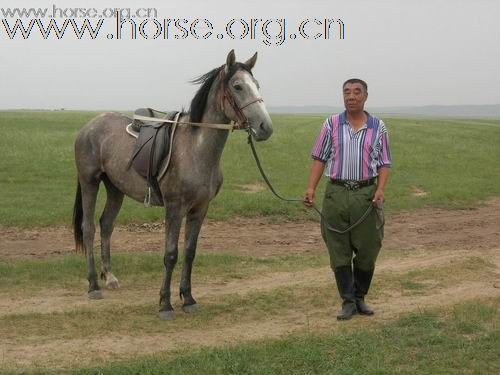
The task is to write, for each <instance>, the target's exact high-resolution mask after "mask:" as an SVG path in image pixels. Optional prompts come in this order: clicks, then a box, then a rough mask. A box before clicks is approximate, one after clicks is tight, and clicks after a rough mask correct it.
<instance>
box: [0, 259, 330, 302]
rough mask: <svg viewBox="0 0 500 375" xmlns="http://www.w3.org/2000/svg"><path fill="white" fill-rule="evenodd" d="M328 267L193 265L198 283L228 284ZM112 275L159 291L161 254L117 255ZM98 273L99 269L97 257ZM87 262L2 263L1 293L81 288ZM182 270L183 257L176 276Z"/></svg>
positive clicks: (271, 262)
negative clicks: (272, 274) (264, 276)
mask: <svg viewBox="0 0 500 375" xmlns="http://www.w3.org/2000/svg"><path fill="white" fill-rule="evenodd" d="M327 264H328V261H327V256H326V255H323V256H317V255H287V256H275V257H266V258H256V257H246V256H238V255H225V254H199V255H198V256H197V257H196V260H195V263H194V266H193V267H194V268H193V269H194V271H193V272H195V273H196V282H200V283H202V282H203V281H206V280H220V281H227V280H232V279H241V278H245V277H256V276H257V275H263V274H266V273H272V272H292V271H297V270H301V269H305V268H309V267H322V266H326V265H327ZM112 265H113V272H114V273H115V275H116V276H117V277H118V278H119V279H123V281H124V282H126V283H127V284H128V285H129V287H134V285H135V286H136V287H139V288H142V287H143V284H144V283H155V285H156V286H157V287H159V285H160V282H161V278H162V277H163V273H164V271H165V269H164V266H163V255H162V254H160V253H153V254H150V253H130V254H114V255H113V256H112ZM96 267H97V270H99V269H100V268H99V267H100V260H99V257H96ZM86 270H87V265H86V259H85V257H84V256H83V255H81V256H78V255H68V256H64V257H57V258H49V259H44V260H20V261H16V262H9V263H6V262H0V292H8V291H12V290H13V288H15V290H19V289H26V293H30V292H36V291H37V290H39V289H40V288H53V287H56V288H81V287H82V282H85V280H86V272H87V271H86ZM181 270H182V256H180V257H179V262H178V264H177V266H176V269H175V272H174V276H175V277H177V276H178V274H179V273H180V272H181Z"/></svg>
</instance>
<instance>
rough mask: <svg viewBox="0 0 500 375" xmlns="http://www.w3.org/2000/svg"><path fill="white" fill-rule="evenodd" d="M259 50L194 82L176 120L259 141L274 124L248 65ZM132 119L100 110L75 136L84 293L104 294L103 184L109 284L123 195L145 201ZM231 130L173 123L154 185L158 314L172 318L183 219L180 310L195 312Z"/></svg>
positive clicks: (114, 284) (231, 57)
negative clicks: (99, 204)
mask: <svg viewBox="0 0 500 375" xmlns="http://www.w3.org/2000/svg"><path fill="white" fill-rule="evenodd" d="M256 61H257V53H255V54H254V55H253V56H252V57H251V58H250V59H249V60H247V61H246V62H244V63H241V62H237V61H236V57H235V53H234V50H231V51H230V52H229V54H228V55H227V58H226V63H225V64H224V65H222V66H219V67H217V68H214V69H212V70H211V71H209V72H208V73H206V74H203V75H201V76H199V77H198V78H196V79H195V80H193V81H192V83H195V84H200V88H199V89H198V91H197V92H196V94H195V96H194V97H193V99H192V100H191V105H190V108H189V111H188V112H182V113H181V115H180V117H179V120H178V121H179V123H182V122H186V123H188V122H190V123H202V124H200V125H203V123H216V124H230V123H231V121H233V122H235V123H236V124H238V125H239V126H240V127H242V128H245V129H246V130H247V131H248V132H249V133H250V134H251V136H252V137H253V139H254V140H256V141H264V140H266V139H268V138H269V137H270V136H271V134H272V132H273V127H272V121H271V118H270V116H269V113H268V112H267V109H266V106H265V104H264V101H263V100H262V98H261V96H260V93H259V89H260V87H259V84H258V82H257V80H256V79H255V78H254V76H253V73H252V69H253V68H254V66H255V63H256ZM130 123H131V119H130V118H129V117H127V116H125V115H123V114H120V113H114V112H112V113H105V114H101V115H99V116H97V117H96V118H94V119H92V120H91V121H90V122H89V123H87V124H86V125H85V126H84V127H83V128H82V129H81V130H80V132H79V133H78V135H77V138H76V140H75V162H76V168H77V176H78V180H77V189H76V196H75V203H74V209H73V231H74V237H75V247H76V251H77V252H78V251H83V252H85V253H86V258H87V259H86V260H87V270H88V273H87V279H88V282H89V289H88V297H89V298H90V299H101V298H103V294H102V291H101V289H100V287H99V284H98V280H97V272H96V266H95V261H94V236H95V230H96V227H95V223H94V213H95V206H96V198H97V193H98V190H99V186H100V183H101V182H102V183H103V184H104V187H105V189H106V197H107V198H106V203H105V207H104V210H103V212H102V215H101V217H100V219H99V225H100V234H101V274H100V277H101V280H104V281H105V283H106V287H107V288H108V289H116V288H118V287H119V282H118V279H117V278H116V277H115V275H113V273H112V272H111V256H110V239H111V234H112V232H113V227H114V222H115V219H116V217H117V215H118V213H119V211H120V208H121V205H122V202H123V198H124V196H125V195H127V196H128V197H130V198H132V199H134V200H136V201H139V202H142V201H143V199H144V193H145V191H147V182H146V180H145V179H144V178H143V177H141V176H140V175H139V174H138V173H137V172H136V171H135V170H134V169H132V168H129V165H128V163H129V160H130V158H131V154H132V152H133V149H134V143H135V139H134V138H133V137H131V136H130V135H129V134H127V132H126V127H127V126H128V125H129V124H130ZM229 133H230V131H229V130H225V129H214V128H205V127H200V126H177V128H176V132H175V138H174V139H173V145H172V147H173V148H172V151H171V157H170V163H169V165H168V169H167V171H166V173H165V174H164V177H163V178H162V179H161V180H160V181H159V182H158V185H159V190H160V192H161V197H162V200H163V204H156V205H159V206H161V205H162V206H163V207H164V208H165V253H164V257H163V263H164V267H165V274H164V279H163V283H162V286H161V289H160V303H159V305H160V309H159V317H160V319H165V320H169V319H173V318H174V317H175V312H174V309H173V307H172V304H171V299H170V297H171V293H170V285H171V280H172V273H173V270H174V268H175V265H176V263H177V259H178V240H179V232H180V229H181V225H182V221H183V220H184V218H185V241H184V263H183V268H182V274H181V281H180V288H179V292H180V293H179V295H180V298H181V300H182V301H183V305H182V310H183V311H184V312H186V313H191V312H195V311H197V309H198V305H197V302H196V300H195V299H194V297H193V295H192V294H191V270H192V266H193V262H194V259H195V254H196V247H197V241H198V235H199V233H200V229H201V226H202V224H203V220H204V219H205V216H206V214H207V210H208V207H209V204H210V201H211V200H212V199H214V197H215V196H216V195H217V193H218V192H219V190H220V188H221V186H222V182H223V178H222V172H221V168H220V159H221V155H222V151H223V149H224V145H225V143H226V141H227V139H228V135H229Z"/></svg>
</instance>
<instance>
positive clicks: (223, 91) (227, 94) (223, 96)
mask: <svg viewBox="0 0 500 375" xmlns="http://www.w3.org/2000/svg"><path fill="white" fill-rule="evenodd" d="M225 69H226V67H225V66H223V67H222V69H221V70H220V73H219V81H220V90H219V91H220V107H221V110H222V112H223V113H224V114H225V101H226V100H227V102H228V103H229V105H230V106H231V108H232V109H233V111H234V113H235V115H236V119H237V120H236V122H237V125H235V126H234V129H237V130H239V129H244V130H246V131H247V132H250V130H251V129H250V127H249V125H248V118H247V116H245V114H244V113H243V110H244V109H245V108H247V107H249V106H251V105H252V104H255V103H260V102H262V103H263V102H264V99H262V98H256V99H254V100H252V101H250V102H248V103H246V104H245V105H242V106H239V105H238V103H236V100H234V96H233V94H232V93H231V90H229V87H228V86H227V85H226V84H224V81H225V78H226V72H225Z"/></svg>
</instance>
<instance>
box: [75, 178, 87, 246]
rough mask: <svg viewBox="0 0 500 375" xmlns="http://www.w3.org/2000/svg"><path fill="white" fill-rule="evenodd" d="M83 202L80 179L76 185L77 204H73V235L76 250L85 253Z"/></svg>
mask: <svg viewBox="0 0 500 375" xmlns="http://www.w3.org/2000/svg"><path fill="white" fill-rule="evenodd" d="M82 220H83V204H82V187H81V186H80V181H78V185H77V187H76V197H75V205H74V206H73V235H74V236H75V251H76V252H77V253H85V246H83V231H82Z"/></svg>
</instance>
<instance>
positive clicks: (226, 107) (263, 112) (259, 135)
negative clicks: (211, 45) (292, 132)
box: [221, 50, 273, 141]
mask: <svg viewBox="0 0 500 375" xmlns="http://www.w3.org/2000/svg"><path fill="white" fill-rule="evenodd" d="M256 61H257V52H256V53H255V55H253V57H252V58H250V59H249V60H248V61H246V62H245V63H238V62H236V57H235V55H234V50H231V52H229V54H228V55H227V60H226V65H225V66H224V68H223V69H222V70H221V84H222V88H221V95H222V111H223V112H224V114H225V115H226V116H227V117H228V118H229V119H231V120H233V121H235V122H237V123H238V124H239V125H240V126H241V127H245V128H247V129H248V130H249V131H250V133H251V134H252V136H253V137H254V139H255V140H256V141H265V140H266V139H268V138H269V137H270V136H271V134H272V133H273V123H272V121H271V117H270V116H269V113H268V112H267V109H266V105H265V104H264V100H262V98H261V96H260V92H259V83H258V82H257V80H256V79H255V78H254V76H253V74H252V69H253V67H254V66H255V62H256Z"/></svg>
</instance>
